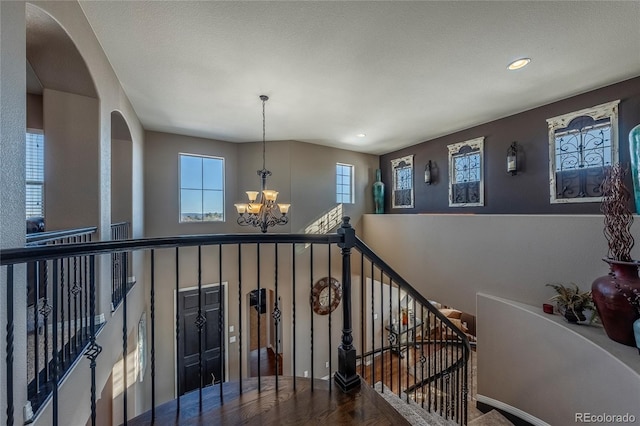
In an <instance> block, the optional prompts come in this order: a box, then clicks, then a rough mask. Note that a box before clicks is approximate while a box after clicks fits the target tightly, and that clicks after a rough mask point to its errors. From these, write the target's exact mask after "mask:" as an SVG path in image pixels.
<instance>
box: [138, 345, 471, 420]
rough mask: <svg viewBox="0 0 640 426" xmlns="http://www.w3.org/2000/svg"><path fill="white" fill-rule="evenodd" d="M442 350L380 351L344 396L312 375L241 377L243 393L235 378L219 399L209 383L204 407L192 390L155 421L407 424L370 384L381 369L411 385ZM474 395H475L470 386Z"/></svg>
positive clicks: (389, 379)
mask: <svg viewBox="0 0 640 426" xmlns="http://www.w3.org/2000/svg"><path fill="white" fill-rule="evenodd" d="M441 349H442V347H441V346H440V345H437V344H432V345H429V347H427V345H425V346H424V349H422V350H421V349H420V348H417V349H416V348H409V349H408V350H407V351H406V352H404V353H403V357H401V358H399V357H398V355H397V354H396V353H392V352H389V351H387V352H385V353H384V355H383V356H381V355H378V356H377V357H376V359H375V361H374V362H373V363H371V364H370V365H368V366H364V367H361V366H358V367H357V372H358V374H361V376H362V377H363V383H362V386H361V387H360V389H357V390H355V391H354V392H352V393H351V394H343V393H342V392H341V391H340V390H339V389H337V388H336V386H335V384H334V383H333V382H332V381H331V382H330V381H327V380H320V379H316V380H314V381H313V389H312V388H311V384H312V382H311V379H307V378H300V377H296V378H295V384H294V378H292V377H283V376H278V377H277V384H276V377H275V376H262V377H261V378H260V384H259V385H258V378H256V377H253V378H249V379H245V380H243V381H242V393H240V385H239V383H238V382H237V381H235V382H233V381H232V382H227V383H224V385H223V388H222V389H223V394H222V398H221V397H220V385H216V386H209V387H207V388H205V389H203V391H202V394H203V398H202V409H200V407H199V401H198V392H197V391H194V392H192V393H189V394H187V395H184V396H183V397H182V398H181V400H180V404H181V406H180V412H177V410H176V401H170V402H167V403H165V404H162V405H160V406H159V407H157V408H156V420H155V422H154V424H155V425H224V426H226V425H292V426H293V425H296V426H297V425H320V424H327V425H372V426H378V425H380V426H384V425H400V426H404V425H408V424H409V423H408V422H407V421H406V420H405V419H403V418H402V417H401V416H399V414H398V413H397V412H396V411H395V410H394V409H393V408H392V407H391V406H390V405H389V404H388V403H387V402H386V401H385V400H384V399H383V398H381V397H380V395H378V394H377V393H376V392H375V391H374V390H373V389H372V386H373V384H374V383H376V382H377V381H380V380H381V379H382V377H383V371H384V377H385V384H386V385H387V387H389V388H391V389H392V391H393V392H394V393H396V392H397V390H398V386H399V385H401V386H402V387H403V388H404V387H405V386H407V385H412V384H414V383H415V381H416V377H417V378H418V380H420V378H421V377H422V376H421V373H420V372H419V370H418V365H421V363H420V358H421V356H425V358H427V361H426V365H428V364H429V363H430V362H432V361H433V362H440V361H439V359H440V358H438V357H439V356H440V355H439V354H441ZM265 353H266V352H265ZM256 356H258V352H257V351H256ZM474 356H475V354H474ZM383 360H384V361H383ZM416 361H417V362H418V364H416ZM265 364H266V365H268V363H265ZM272 365H273V364H272ZM261 367H262V365H261ZM256 368H257V367H256ZM266 368H268V367H266ZM262 369H263V371H264V368H262ZM398 372H400V374H398ZM425 374H426V373H425ZM424 377H426V375H425V376H424ZM258 386H260V391H259V390H258ZM276 386H277V388H278V389H277V390H276ZM294 386H295V390H294ZM470 386H471V387H472V388H473V387H474V380H471V382H470ZM472 395H475V392H474V391H473V390H472ZM475 411H478V410H476V409H475V401H473V402H472V401H470V403H469V420H471V419H473V418H475V417H477V416H478V415H480V414H482V413H480V412H478V413H477V414H476V413H475ZM129 424H130V425H134V426H135V425H148V424H151V413H150V412H147V413H145V414H143V415H141V416H139V417H137V418H135V419H133V420H131V421H129Z"/></svg>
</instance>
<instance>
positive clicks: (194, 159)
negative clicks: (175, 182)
mask: <svg viewBox="0 0 640 426" xmlns="http://www.w3.org/2000/svg"><path fill="white" fill-rule="evenodd" d="M218 221H224V158H218V157H206V156H203V155H191V154H180V222H218Z"/></svg>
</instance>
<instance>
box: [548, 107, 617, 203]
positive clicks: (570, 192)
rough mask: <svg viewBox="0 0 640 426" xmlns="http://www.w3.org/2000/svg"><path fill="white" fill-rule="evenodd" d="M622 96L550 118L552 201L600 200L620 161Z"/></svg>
mask: <svg viewBox="0 0 640 426" xmlns="http://www.w3.org/2000/svg"><path fill="white" fill-rule="evenodd" d="M619 103H620V101H619V100H617V101H613V102H608V103H606V104H602V105H598V106H595V107H592V108H586V109H583V110H580V111H575V112H572V113H569V114H565V115H561V116H558V117H553V118H550V119H548V120H547V123H548V125H549V177H550V179H549V182H550V200H551V203H568V202H578V203H581V202H599V201H601V200H602V191H601V189H600V186H601V184H602V181H603V180H604V176H605V172H606V169H607V167H610V166H611V165H613V164H615V163H617V162H618V104H619Z"/></svg>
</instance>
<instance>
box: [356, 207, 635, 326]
mask: <svg viewBox="0 0 640 426" xmlns="http://www.w3.org/2000/svg"><path fill="white" fill-rule="evenodd" d="M636 222H638V218H637V217H636ZM363 223H364V226H363V235H362V237H363V239H364V241H365V242H366V243H367V244H368V245H369V246H370V247H371V248H372V249H373V250H374V251H375V252H376V253H377V254H378V255H379V256H380V257H382V259H384V260H385V261H386V262H387V263H388V264H389V265H391V267H393V268H394V269H395V270H396V271H397V272H398V273H399V274H400V275H401V276H402V277H403V278H404V279H406V280H407V281H408V282H409V284H411V285H412V286H413V287H414V288H415V289H416V290H418V291H419V292H420V293H421V294H422V295H423V296H425V297H426V298H428V299H430V300H437V301H439V302H441V303H443V304H445V305H449V306H453V307H455V308H457V309H461V310H463V311H465V312H469V313H471V314H474V313H475V311H476V294H477V293H478V292H486V293H488V294H495V295H499V296H501V297H506V298H509V299H512V300H515V301H519V302H523V303H528V304H531V305H535V306H541V305H542V303H544V302H546V301H547V300H548V299H549V298H550V297H551V296H553V294H554V291H553V289H551V288H549V287H545V284H547V283H565V284H566V283H576V284H577V285H578V286H579V287H580V288H581V289H583V290H587V289H589V288H590V287H591V283H592V282H593V280H594V279H596V278H597V277H599V276H602V275H605V274H607V272H608V266H607V265H606V263H604V262H602V261H601V259H602V258H603V257H606V255H607V242H606V240H605V238H604V236H603V234H602V229H603V217H602V216H601V215H581V216H570V215H562V216H560V215H558V216H553V215H365V216H364V217H363ZM632 234H633V235H634V237H635V239H636V241H640V226H638V225H637V223H636V225H635V226H634V227H633V228H632ZM639 246H640V244H636V247H635V248H634V250H633V251H632V252H631V255H632V257H633V258H634V259H638V258H640V247H639Z"/></svg>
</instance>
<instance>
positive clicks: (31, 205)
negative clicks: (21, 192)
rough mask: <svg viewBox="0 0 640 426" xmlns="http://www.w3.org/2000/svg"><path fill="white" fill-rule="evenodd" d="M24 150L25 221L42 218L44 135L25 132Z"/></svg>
mask: <svg viewBox="0 0 640 426" xmlns="http://www.w3.org/2000/svg"><path fill="white" fill-rule="evenodd" d="M26 149H27V156H26V181H27V191H26V210H27V219H29V218H35V217H42V218H44V135H43V134H42V133H37V132H33V131H29V132H27V145H26Z"/></svg>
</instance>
